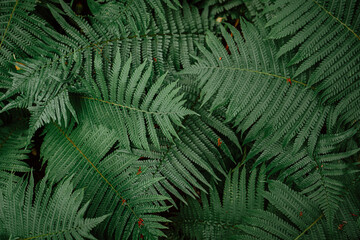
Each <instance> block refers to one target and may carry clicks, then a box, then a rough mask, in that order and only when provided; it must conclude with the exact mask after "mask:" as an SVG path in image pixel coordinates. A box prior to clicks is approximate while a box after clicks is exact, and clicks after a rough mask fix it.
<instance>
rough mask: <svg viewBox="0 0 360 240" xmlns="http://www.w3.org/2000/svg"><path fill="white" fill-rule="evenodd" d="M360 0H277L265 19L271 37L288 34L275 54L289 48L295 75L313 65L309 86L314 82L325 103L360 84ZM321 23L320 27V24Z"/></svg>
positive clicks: (344, 94) (281, 53)
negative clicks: (267, 20)
mask: <svg viewBox="0 0 360 240" xmlns="http://www.w3.org/2000/svg"><path fill="white" fill-rule="evenodd" d="M358 6H359V1H351V0H348V1H335V0H321V1H320V0H317V1H316V0H312V1H305V0H303V1H295V2H294V1H288V0H284V1H276V2H275V3H274V5H273V6H271V10H273V11H272V12H273V13H274V17H273V18H272V19H271V20H270V21H269V22H268V23H267V27H271V31H270V34H269V37H270V38H273V39H280V38H284V37H287V42H286V43H285V44H284V45H283V46H282V47H281V48H280V49H279V51H278V53H277V57H280V56H282V55H283V54H285V53H287V52H291V51H292V50H295V51H296V54H295V56H293V58H292V59H291V60H290V61H289V65H294V64H297V66H298V68H297V71H296V72H295V74H294V77H298V76H299V75H301V74H302V73H304V72H305V71H306V70H308V69H313V73H312V74H311V75H310V78H309V81H308V86H309V87H311V86H314V87H315V88H316V92H317V93H318V94H319V95H320V97H321V101H322V102H324V103H335V102H337V101H339V100H341V99H342V98H344V97H345V96H347V95H348V94H351V93H352V92H353V91H354V90H356V89H358V88H359V86H360V80H359V73H360V69H359V67H358V66H359V64H358V63H359V61H360V57H359V56H360V55H359V51H360V37H359V31H360V18H359V17H358V16H359V11H360V9H359V8H358ZM320 26H321V29H319V27H320Z"/></svg>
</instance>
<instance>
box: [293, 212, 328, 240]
mask: <svg viewBox="0 0 360 240" xmlns="http://www.w3.org/2000/svg"><path fill="white" fill-rule="evenodd" d="M323 216H324V214H321V215H320V217H318V218H317V219H316V220H315V221H314V222H313V223H312V224H311V225H310V226H308V227H307V228H306V229H305V230H304V231H303V232H302V233H301V234H300V235H299V236H297V237H296V238H295V239H294V240H298V239H299V238H300V237H301V236H302V235H304V234H305V233H306V232H307V231H309V229H310V228H312V227H313V226H314V225H315V224H316V223H317V222H318V221H319V220H320V219H321V218H322V217H323Z"/></svg>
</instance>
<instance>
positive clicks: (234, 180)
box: [177, 168, 264, 239]
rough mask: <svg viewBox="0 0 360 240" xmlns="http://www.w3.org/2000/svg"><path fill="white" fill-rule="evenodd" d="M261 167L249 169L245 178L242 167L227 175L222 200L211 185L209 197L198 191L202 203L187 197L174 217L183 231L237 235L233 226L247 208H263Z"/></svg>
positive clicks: (207, 236)
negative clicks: (186, 204)
mask: <svg viewBox="0 0 360 240" xmlns="http://www.w3.org/2000/svg"><path fill="white" fill-rule="evenodd" d="M263 170H264V169H263V168H262V169H261V170H260V172H259V173H257V170H255V171H253V172H252V173H251V175H250V177H249V180H247V176H246V169H245V168H243V169H242V171H241V174H239V170H238V169H237V170H235V171H234V173H233V174H228V176H227V178H226V181H225V187H224V190H223V197H222V201H221V200H220V199H221V198H220V196H219V193H218V191H217V190H216V187H215V186H214V185H213V187H212V190H211V191H210V196H209V200H208V198H207V197H206V195H205V194H204V193H202V194H201V203H202V204H200V203H199V201H198V200H189V206H186V207H185V206H182V208H181V209H180V213H179V215H178V220H177V221H179V224H180V225H181V228H182V230H183V231H184V233H185V234H186V235H187V236H190V237H192V238H196V239H221V238H229V237H233V238H234V239H235V238H236V236H237V237H238V236H239V234H241V232H242V231H241V230H240V229H239V228H237V227H236V225H238V224H241V223H243V221H244V217H245V216H247V215H248V212H249V211H250V210H251V209H257V208H260V209H262V208H263V207H264V200H263V197H262V195H261V194H262V192H263V191H264V183H263V181H264V172H263Z"/></svg>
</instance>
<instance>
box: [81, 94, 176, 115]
mask: <svg viewBox="0 0 360 240" xmlns="http://www.w3.org/2000/svg"><path fill="white" fill-rule="evenodd" d="M81 98H84V99H89V100H93V101H99V102H103V103H107V104H110V105H114V106H118V107H122V108H127V109H130V110H133V111H137V112H143V113H148V114H155V115H167V114H176V112H148V111H145V110H142V109H138V108H134V107H129V106H125V105H121V104H118V103H114V102H109V101H105V100H102V99H98V98H92V97H84V96H82V97H81Z"/></svg>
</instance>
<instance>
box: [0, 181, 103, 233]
mask: <svg viewBox="0 0 360 240" xmlns="http://www.w3.org/2000/svg"><path fill="white" fill-rule="evenodd" d="M71 179H72V178H71V177H70V178H68V179H66V180H63V181H61V182H59V183H58V184H56V185H55V184H54V183H53V182H50V181H49V180H48V179H47V178H44V179H43V180H41V181H40V182H39V183H38V184H37V185H36V187H35V186H34V179H33V176H32V175H31V176H30V179H29V181H27V180H25V179H23V180H22V181H20V182H18V183H16V185H15V184H14V183H13V181H12V177H11V178H10V179H9V180H8V182H7V185H6V187H5V188H2V189H0V209H1V210H0V235H1V236H2V237H5V236H7V237H12V238H21V239H33V238H51V239H74V238H76V239H96V238H94V237H93V236H92V235H91V234H90V230H91V229H93V228H94V227H95V226H96V225H98V224H99V223H101V222H102V221H104V219H106V218H107V217H108V215H103V216H99V217H97V218H84V214H85V212H86V210H87V209H88V206H89V202H87V203H85V204H82V200H83V198H84V191H83V189H79V190H74V187H73V184H72V182H71Z"/></svg>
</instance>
